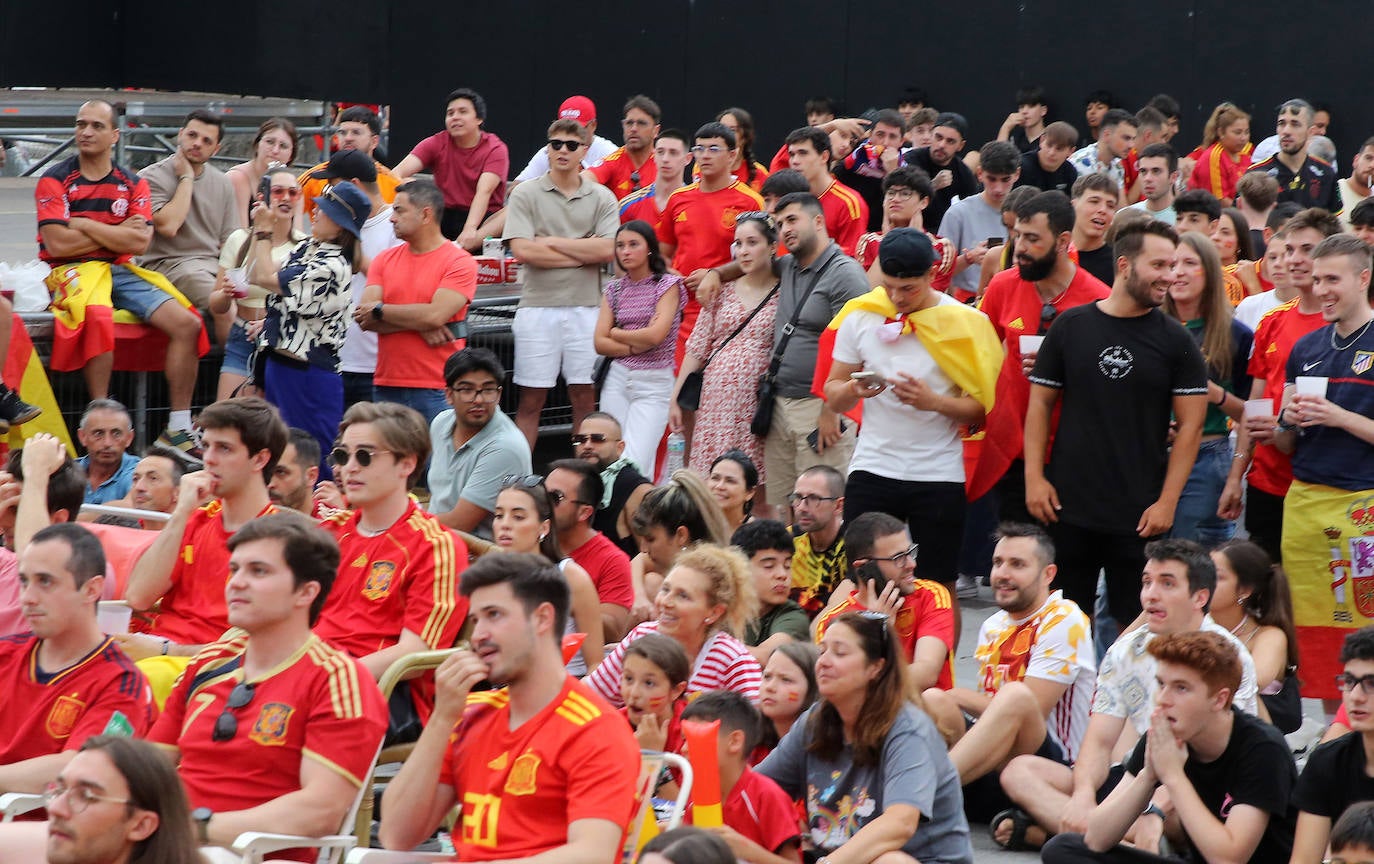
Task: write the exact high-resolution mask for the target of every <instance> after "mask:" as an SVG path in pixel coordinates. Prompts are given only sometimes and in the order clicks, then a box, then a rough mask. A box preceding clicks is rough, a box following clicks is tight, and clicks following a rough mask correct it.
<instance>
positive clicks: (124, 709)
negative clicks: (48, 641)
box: [0, 633, 156, 765]
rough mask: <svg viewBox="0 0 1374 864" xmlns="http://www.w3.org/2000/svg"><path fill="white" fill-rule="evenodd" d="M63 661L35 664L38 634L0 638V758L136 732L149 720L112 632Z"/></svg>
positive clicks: (136, 675) (2, 761)
mask: <svg viewBox="0 0 1374 864" xmlns="http://www.w3.org/2000/svg"><path fill="white" fill-rule="evenodd" d="M103 639H104V641H102V642H101V643H100V645H99V646H97V647H96V649H95V650H94V651H92V652H91V653H89V654H87V655H86V656H85V657H83V658H81V659H80V660H78V661H76V662H75V663H73V664H72V665H71V666H68V667H67V668H66V669H58V670H55V671H49V670H46V669H40V668H39V666H38V648H39V646H40V645H41V644H42V640H40V639H38V638H37V637H35V636H34V635H33V634H31V633H25V634H22V635H18V636H6V637H5V638H3V639H0V682H3V686H4V688H5V710H3V711H0V765H9V764H11V763H14V762H21V761H23V760H25V759H33V758H34V757H36V756H48V755H51V754H53V753H61V752H63V751H65V750H77V749H79V748H80V747H81V745H82V744H84V743H86V739H87V738H89V737H91V736H92V735H102V734H111V735H130V736H141V735H144V734H146V733H147V731H148V729H149V728H150V727H151V726H152V725H153V716H154V714H155V713H156V712H155V709H154V708H153V697H152V692H151V691H150V690H149V689H148V682H147V680H146V679H144V677H143V673H142V672H140V671H138V667H137V666H135V665H134V661H132V660H130V659H129V658H128V656H127V655H125V653H124V652H123V651H122V650H120V648H119V646H118V645H116V644H115V642H114V640H113V639H110V638H108V637H103Z"/></svg>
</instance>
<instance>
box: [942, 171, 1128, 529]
mask: <svg viewBox="0 0 1374 864" xmlns="http://www.w3.org/2000/svg"><path fill="white" fill-rule="evenodd" d="M1073 226H1074V209H1073V205H1072V204H1071V203H1070V202H1069V199H1068V197H1067V196H1066V195H1064V193H1062V192H1054V191H1050V192H1041V193H1040V194H1038V195H1036V196H1034V197H1032V198H1031V199H1030V200H1028V201H1026V202H1025V203H1024V204H1022V205H1021V206H1020V207H1018V208H1016V230H1015V234H1016V245H1015V261H1016V267H1014V268H1012V269H1008V270H1003V271H1002V272H1001V273H998V274H997V275H996V276H993V277H992V281H990V282H989V283H988V287H987V290H986V292H985V293H984V294H983V302H982V305H981V306H980V307H979V308H980V309H982V311H983V314H985V315H987V316H988V319H989V320H991V321H992V327H993V329H994V330H996V331H997V336H998V338H1000V339H1001V340H1002V347H1003V349H1004V352H1005V353H1004V355H1003V358H1002V370H1001V372H1000V374H999V375H998V378H997V399H996V401H995V402H994V403H993V408H992V411H991V412H990V413H989V414H988V417H987V424H986V426H985V429H986V432H987V434H986V436H985V437H984V440H983V452H982V455H981V457H980V458H979V461H978V466H977V468H976V469H975V471H974V475H973V479H972V480H971V481H970V482H969V495H970V496H972V497H973V498H975V499H976V498H978V497H981V496H982V495H983V494H984V493H986V492H987V490H989V489H991V488H993V487H994V486H995V487H996V488H997V490H998V492H999V494H1000V496H1001V497H1000V508H1001V518H1002V520H1003V521H1013V522H1029V521H1031V517H1030V513H1029V512H1027V510H1026V490H1025V463H1024V462H1023V461H1022V458H1021V453H1022V445H1023V434H1024V427H1025V422H1026V403H1027V402H1028V401H1029V400H1030V381H1029V380H1028V379H1027V378H1026V375H1027V373H1028V372H1029V371H1030V366H1031V364H1033V363H1034V362H1035V355H1036V350H1037V349H1036V348H1035V347H1034V345H1033V344H1026V345H1022V342H1021V340H1022V337H1025V336H1030V337H1043V336H1044V335H1045V333H1046V332H1047V331H1048V330H1049V328H1050V325H1051V324H1052V323H1054V320H1055V319H1056V318H1058V317H1059V315H1060V314H1061V313H1063V312H1064V311H1066V310H1068V309H1072V308H1073V307H1075V306H1082V305H1083V304H1084V303H1095V302H1097V301H1098V300H1103V299H1105V298H1106V297H1107V295H1108V294H1110V293H1111V289H1109V288H1108V287H1107V286H1106V285H1103V284H1102V283H1101V282H1100V281H1099V280H1098V279H1097V278H1096V277H1095V276H1093V275H1092V274H1091V273H1089V272H1088V271H1087V270H1085V269H1084V268H1082V267H1080V266H1078V265H1077V264H1075V263H1074V262H1073V260H1072V259H1071V258H1070V257H1069V255H1068V249H1069V243H1070V242H1071V241H1070V238H1071V236H1072V232H1073ZM1031 341H1032V342H1033V341H1034V340H1031Z"/></svg>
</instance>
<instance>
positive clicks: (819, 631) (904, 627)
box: [816, 579, 954, 690]
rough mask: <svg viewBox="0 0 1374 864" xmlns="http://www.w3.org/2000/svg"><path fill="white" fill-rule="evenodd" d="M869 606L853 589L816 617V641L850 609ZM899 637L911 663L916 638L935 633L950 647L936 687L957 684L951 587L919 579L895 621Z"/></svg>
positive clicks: (941, 687)
mask: <svg viewBox="0 0 1374 864" xmlns="http://www.w3.org/2000/svg"><path fill="white" fill-rule="evenodd" d="M864 608H866V607H865V606H864V605H863V604H862V603H860V602H859V593H858V592H857V591H851V592H850V594H849V596H848V597H846V598H845V599H844V600H843V601H841V602H840V603H839V605H837V606H836V607H835V608H834V609H832V610H830V611H829V612H823V613H821V616H820V617H819V618H817V619H816V642H817V643H819V642H820V641H821V637H822V636H824V635H825V630H826V628H827V627H829V626H830V622H831V621H833V620H835V619H836V618H838V617H839V616H841V615H843V614H844V613H846V612H858V611H861V610H863V609H864ZM893 626H894V627H896V628H897V636H898V637H899V638H900V639H901V640H902V648H903V649H904V650H905V651H906V659H907V662H908V663H909V662H911V661H912V660H913V659H915V657H916V641H917V640H918V639H920V638H921V637H923V636H934V637H935V638H937V639H939V640H940V641H941V642H943V643H945V647H946V648H948V649H949V650H948V651H947V652H946V654H945V664H944V665H943V666H941V667H940V676H939V677H938V678H937V679H936V680H935V686H936V687H939V688H940V689H941V690H948V689H950V688H951V687H953V686H954V655H953V651H954V609H953V607H952V606H951V605H950V599H949V589H948V588H946V587H945V586H943V585H941V584H940V583H939V582H932V581H930V580H929V579H917V580H916V590H915V591H913V592H911V593H910V594H908V595H906V596H905V597H903V598H902V608H901V609H900V610H898V612H897V620H895V621H894V622H893Z"/></svg>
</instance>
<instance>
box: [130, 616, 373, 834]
mask: <svg viewBox="0 0 1374 864" xmlns="http://www.w3.org/2000/svg"><path fill="white" fill-rule="evenodd" d="M247 640H248V637H247V636H246V635H245V634H243V633H242V632H241V631H240V632H239V633H238V635H237V636H235V637H234V638H232V639H228V640H226V641H224V642H220V643H216V644H214V645H210V646H207V647H206V648H205V650H204V651H202V652H200V654H198V655H196V657H195V659H193V660H192V661H191V665H190V666H188V667H186V671H185V672H183V673H182V675H181V677H180V678H178V679H177V683H176V686H175V687H173V688H172V694H171V695H170V696H168V697H167V704H166V706H165V707H164V708H163V710H162V716H161V717H159V718H158V720H157V723H156V724H155V725H154V726H153V731H152V732H151V733H150V734H149V735H148V740H150V741H152V742H153V743H154V744H159V745H161V746H163V747H166V748H169V749H171V750H174V751H177V753H178V754H179V764H178V766H177V774H178V775H179V776H180V777H181V782H182V783H183V784H184V785H185V786H186V795H187V797H189V798H190V799H191V806H192V807H209V808H210V809H211V810H214V811H215V812H228V811H233V810H243V809H246V808H249V807H256V806H258V805H259V804H262V803H264V802H267V801H271V800H273V799H275V798H280V797H281V796H282V795H286V794H288V793H290V792H295V791H297V790H299V789H300V788H301V764H302V762H303V761H304V760H306V759H311V760H313V761H315V762H316V763H317V764H319V765H322V766H324V767H325V768H328V769H329V770H331V771H334V772H336V773H337V774H339V775H340V776H342V777H344V778H345V779H347V780H348V781H349V782H350V783H352V784H353V785H354V786H355V787H360V786H362V783H363V780H364V778H366V777H367V772H368V770H369V769H370V768H371V767H372V762H373V760H374V759H375V758H376V756H377V748H378V747H379V746H380V745H381V743H382V736H383V735H384V734H385V733H386V724H387V708H386V703H385V702H383V701H382V693H381V691H380V690H378V689H377V684H376V682H375V681H373V680H372V676H371V675H369V674H368V672H367V670H366V669H364V668H363V667H362V664H360V663H359V662H358V661H357V660H354V659H353V658H352V657H349V656H348V655H347V654H345V653H344V652H342V651H339V650H337V649H334V648H331V647H329V646H328V645H326V644H325V643H324V642H322V641H321V640H320V638H319V637H318V636H314V635H312V636H311V637H310V638H309V639H307V640H306V642H305V644H303V645H302V646H301V647H300V649H299V650H297V651H296V653H295V655H294V656H292V657H291V658H290V659H289V660H288V661H287V662H285V663H283V664H282V666H280V667H278V669H277V670H276V671H274V672H273V673H272V674H271V675H269V676H267V677H266V678H260V679H258V680H257V681H255V682H251V683H253V684H255V688H254V691H253V697H252V700H251V701H250V702H249V703H248V704H247V705H245V706H244V707H243V708H240V709H238V710H237V711H231V712H230V713H231V714H233V715H234V716H235V717H237V719H238V730H237V731H236V732H235V734H234V737H232V738H230V739H229V740H227V741H215V740H214V738H213V735H214V730H215V724H216V722H217V721H218V719H219V716H220V714H222V713H223V712H224V711H225V710H226V703H227V702H228V701H229V694H230V693H232V692H233V690H234V687H235V686H237V685H238V684H239V683H240V682H242V681H243V670H242V668H241V667H242V663H243V652H244V649H245V648H246V647H247ZM258 827H259V828H260V829H261V830H270V829H271V827H272V826H270V825H261V826H258ZM292 858H293V859H294V860H299V861H314V860H315V854H314V853H313V852H311V853H308V854H306V853H301V854H299V855H293V856H292Z"/></svg>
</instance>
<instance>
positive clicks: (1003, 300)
mask: <svg viewBox="0 0 1374 864" xmlns="http://www.w3.org/2000/svg"><path fill="white" fill-rule="evenodd" d="M1111 293H1112V289H1111V288H1109V287H1107V286H1106V285H1104V284H1102V282H1100V281H1099V280H1098V279H1097V277H1096V276H1093V275H1092V274H1091V273H1089V272H1088V271H1087V270H1084V269H1083V268H1082V267H1079V268H1077V269H1076V271H1075V272H1074V274H1073V278H1072V279H1070V280H1069V287H1068V288H1066V289H1064V294H1063V296H1062V297H1060V298H1057V300H1056V302H1055V303H1054V308H1055V309H1056V310H1058V311H1057V312H1056V317H1057V315H1058V314H1062V313H1063V312H1064V310H1066V309H1072V308H1073V307H1075V306H1082V305H1083V304H1084V303H1095V302H1097V301H1098V300H1104V299H1106V298H1107V295H1109V294H1111ZM978 308H979V309H980V310H982V312H983V314H984V315H986V316H988V320H989V321H991V322H992V329H993V330H995V331H997V338H998V339H1000V340H1001V341H1002V347H1003V349H1004V353H1003V357H1002V369H1001V371H1000V372H998V376H997V399H996V403H995V404H996V406H997V407H998V408H1003V407H1004V408H1006V409H1009V410H1004V411H997V409H996V408H994V409H993V411H994V413H992V414H989V415H988V422H989V423H993V422H997V423H1004V422H1005V423H1014V424H1015V434H1014V437H1015V438H1016V439H1018V440H1020V439H1022V438H1023V436H1024V434H1025V424H1026V405H1027V404H1028V403H1029V402H1030V379H1028V378H1027V377H1026V373H1024V372H1022V371H1021V337H1022V336H1043V335H1044V333H1043V332H1042V327H1041V322H1042V320H1043V310H1044V308H1045V300H1044V298H1042V297H1041V296H1040V292H1039V291H1038V290H1037V289H1036V287H1035V283H1034V282H1027V281H1026V280H1024V279H1022V278H1021V274H1020V272H1018V271H1017V269H1016V268H1015V267H1011V268H1010V269H1007V270H1003V271H1002V272H1000V273H998V274H996V275H994V276H993V277H992V279H991V280H989V282H988V287H987V290H986V291H984V292H983V301H982V302H981V303H980V304H979V305H978ZM1043 329H1045V330H1047V329H1049V327H1048V325H1045V327H1044V328H1043ZM1056 416H1057V415H1056ZM1051 426H1053V424H1051ZM1023 443H1024V442H1023ZM1046 452H1048V451H1046ZM1020 454H1021V448H1019V447H1018V448H1017V454H1016V455H1017V456H1018V457H1019V456H1020Z"/></svg>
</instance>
